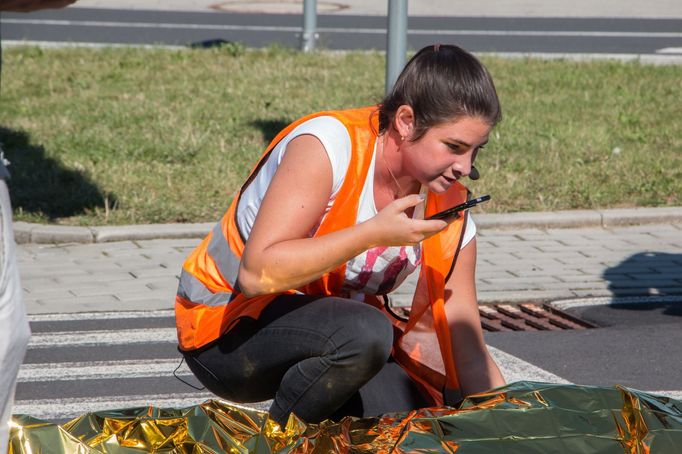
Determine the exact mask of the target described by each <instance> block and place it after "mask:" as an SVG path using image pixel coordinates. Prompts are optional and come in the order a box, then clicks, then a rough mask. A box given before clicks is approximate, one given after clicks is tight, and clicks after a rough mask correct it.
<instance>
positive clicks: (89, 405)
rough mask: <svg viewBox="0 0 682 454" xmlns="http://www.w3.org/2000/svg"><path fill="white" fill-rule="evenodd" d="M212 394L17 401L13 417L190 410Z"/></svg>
mask: <svg viewBox="0 0 682 454" xmlns="http://www.w3.org/2000/svg"><path fill="white" fill-rule="evenodd" d="M214 398H215V396H214V395H213V394H211V393H207V392H203V393H182V394H174V395H168V394H153V395H133V396H101V397H78V398H66V399H36V400H18V401H15V402H14V406H13V407H12V414H15V415H30V416H33V417H34V418H38V419H48V420H53V419H67V418H74V417H76V416H79V415H82V414H85V413H89V412H93V411H102V410H112V409H118V408H134V407H146V406H149V405H154V406H158V407H163V408H183V407H190V406H192V405H197V404H200V403H203V402H205V401H206V400H208V399H214Z"/></svg>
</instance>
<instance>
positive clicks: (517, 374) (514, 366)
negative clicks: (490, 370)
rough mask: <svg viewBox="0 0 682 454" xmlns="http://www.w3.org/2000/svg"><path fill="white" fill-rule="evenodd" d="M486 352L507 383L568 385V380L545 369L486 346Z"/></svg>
mask: <svg viewBox="0 0 682 454" xmlns="http://www.w3.org/2000/svg"><path fill="white" fill-rule="evenodd" d="M488 351H489V352H490V356H492V357H493V359H494V360H495V362H496V363H497V365H498V366H499V368H500V372H502V376H503V377H504V379H505V380H506V381H507V383H513V382H515V381H526V380H528V381H541V382H545V383H563V384H569V383H571V382H569V381H568V380H565V379H563V378H561V377H559V376H558V375H555V374H553V373H551V372H549V371H546V370H545V369H542V368H540V367H538V366H536V365H534V364H531V363H529V362H527V361H524V360H522V359H521V358H517V357H516V356H514V355H510V354H509V353H506V352H503V351H502V350H499V349H497V348H495V347H491V346H490V345H488Z"/></svg>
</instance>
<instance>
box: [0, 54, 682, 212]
mask: <svg viewBox="0 0 682 454" xmlns="http://www.w3.org/2000/svg"><path fill="white" fill-rule="evenodd" d="M3 57H4V63H3V78H2V94H1V97H0V143H2V144H3V148H4V150H5V152H6V156H7V158H8V159H9V160H10V161H12V166H11V167H10V170H11V172H12V174H13V179H12V181H11V191H12V199H13V204H14V207H15V216H16V219H17V220H25V221H31V222H54V223H61V224H71V225H103V224H129V223H156V222H204V221H213V220H216V219H217V218H218V217H219V216H220V215H221V214H222V213H223V211H224V210H225V209H226V207H227V206H228V204H229V202H230V200H231V198H232V197H233V195H234V193H235V191H236V190H237V189H238V186H239V184H240V183H241V182H242V181H243V180H244V178H245V177H246V175H247V174H248V172H249V170H250V167H251V166H252V165H253V163H254V162H255V161H256V159H257V158H258V156H259V155H260V153H261V152H262V150H263V149H264V147H265V146H266V145H267V142H268V140H269V139H271V138H272V137H274V135H275V134H276V133H277V131H278V130H279V129H281V128H282V127H283V126H285V125H286V124H287V123H289V122H290V121H292V120H294V119H296V118H298V117H299V116H301V115H304V114H307V113H311V112H314V111H318V110H326V109H337V108H349V107H354V106H363V105H368V104H372V103H376V102H378V101H380V99H381V97H382V95H383V80H384V57H383V55H382V54H380V53H373V52H369V53H368V52H347V53H332V52H319V53H313V54H302V53H299V52H296V51H293V50H288V49H284V48H278V47H272V48H268V49H264V50H246V49H243V48H241V47H235V46H221V47H217V48H210V49H187V50H169V49H151V50H150V49H134V48H104V49H85V48H65V49H49V50H45V49H39V48H33V47H21V48H11V49H6V50H5V52H4V56H3ZM484 62H485V63H486V65H487V66H488V68H489V69H490V71H491V73H492V74H493V77H494V79H495V81H496V84H497V87H498V91H499V95H500V99H501V101H502V106H503V114H504V120H503V122H502V123H501V124H500V125H499V126H498V127H497V128H496V129H495V131H494V132H493V133H492V134H491V140H490V144H489V145H488V146H487V147H486V148H485V150H483V151H482V152H481V153H480V154H479V158H478V162H477V167H478V168H479V170H480V171H481V174H482V178H481V179H480V180H479V181H477V182H471V183H470V187H471V188H472V190H473V191H474V192H475V193H477V194H482V193H490V194H492V196H493V199H492V201H491V202H490V203H488V204H486V205H484V206H482V207H481V208H477V210H485V211H493V212H511V211H529V210H530V211H536V210H559V209H574V208H608V207H630V206H663V205H681V204H682V196H681V194H682V157H681V156H682V122H680V121H679V119H680V118H682V104H680V103H679V101H678V99H677V98H679V93H680V92H682V79H681V78H680V77H679V67H678V66H649V65H641V64H638V63H617V62H603V61H602V62H596V61H593V62H570V61H549V60H535V59H526V60H511V59H500V58H487V57H486V58H484ZM311 177H314V176H311Z"/></svg>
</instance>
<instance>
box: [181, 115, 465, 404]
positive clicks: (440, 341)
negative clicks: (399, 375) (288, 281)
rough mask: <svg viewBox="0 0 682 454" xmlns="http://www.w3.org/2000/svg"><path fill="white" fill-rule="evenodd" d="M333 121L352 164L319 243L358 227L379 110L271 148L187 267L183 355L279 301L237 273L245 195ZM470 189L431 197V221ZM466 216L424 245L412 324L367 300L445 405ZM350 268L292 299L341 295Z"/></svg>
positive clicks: (400, 358)
mask: <svg viewBox="0 0 682 454" xmlns="http://www.w3.org/2000/svg"><path fill="white" fill-rule="evenodd" d="M322 115H327V116H333V117H335V118H337V119H338V120H339V121H341V122H342V123H343V124H344V125H345V126H346V128H347V129H348V133H349V135H350V138H351V148H352V151H351V159H350V163H349V165H348V171H347V173H346V176H345V179H344V181H343V184H342V186H341V188H340V189H339V191H338V193H337V196H336V200H335V201H334V204H333V205H332V207H331V209H330V211H329V212H328V213H327V215H326V216H325V218H324V219H323V221H322V223H321V225H320V227H319V229H318V231H317V232H316V233H315V236H322V235H325V234H327V233H330V232H334V231H337V230H341V229H344V228H347V227H351V226H352V225H355V223H356V218H357V212H358V205H359V202H360V194H361V192H362V187H363V184H364V182H365V178H366V176H367V172H368V171H369V167H370V163H371V160H372V155H373V153H374V147H375V142H376V139H377V135H378V108H377V107H376V106H370V107H365V108H361V109H352V110H342V111H329V112H319V113H316V114H312V115H309V116H306V117H303V118H301V119H300V120H298V121H296V122H294V123H292V124H291V125H289V126H288V127H287V128H285V129H284V130H283V131H281V132H280V133H279V134H278V135H277V136H276V137H275V138H274V139H273V141H272V142H271V143H270V145H269V146H268V148H267V149H266V151H265V153H264V154H263V156H262V157H261V159H260V160H259V162H258V164H257V165H256V166H255V167H254V169H253V170H252V171H251V175H250V176H249V178H248V179H247V182H246V183H245V184H244V186H242V189H241V190H240V192H239V193H238V194H237V196H236V197H235V198H234V200H233V201H232V204H231V205H230V207H229V209H228V210H227V212H226V213H225V215H224V216H223V218H222V219H221V220H220V222H218V223H217V224H216V226H215V227H214V228H213V230H212V231H211V232H210V233H209V234H208V235H207V236H206V238H204V240H203V241H202V242H201V244H199V246H197V248H196V249H195V250H194V251H193V252H192V253H191V254H190V256H189V257H188V258H187V260H186V261H185V263H184V265H183V267H182V272H181V275H180V284H179V287H178V293H177V296H176V298H175V315H176V323H177V330H178V341H179V344H180V348H181V349H182V350H184V351H189V350H194V349H198V348H200V347H203V346H205V345H207V344H209V343H211V342H213V341H215V340H216V339H218V338H219V337H220V336H221V335H223V334H224V333H226V332H227V331H229V329H230V328H231V327H232V326H234V325H235V323H236V322H237V321H238V320H239V319H240V318H242V317H251V318H258V316H259V315H260V313H261V312H262V311H263V309H264V308H265V307H266V306H267V305H268V304H269V303H270V302H272V300H273V299H274V298H276V297H277V296H278V294H273V295H263V296H257V297H253V298H247V297H246V296H244V295H243V294H241V293H240V292H239V290H238V288H237V285H236V282H237V273H238V271H239V263H240V260H241V257H242V254H243V252H244V239H243V238H242V237H241V234H240V232H239V229H238V227H237V223H236V214H237V213H236V210H237V205H238V203H239V196H240V194H241V191H243V190H244V188H245V187H246V186H247V185H248V184H249V183H250V181H251V180H252V178H253V177H254V176H255V175H256V174H257V172H258V170H259V169H260V167H261V165H262V164H263V163H265V161H266V160H267V158H268V157H269V156H270V153H271V151H272V150H273V149H274V147H275V146H276V145H277V144H278V143H279V142H280V141H281V140H282V139H283V138H284V137H285V136H286V135H287V134H289V133H290V132H291V131H292V130H293V129H294V128H295V127H296V126H298V125H299V124H301V123H303V122H305V121H307V120H310V119H311V118H315V117H318V116H322ZM467 197H468V191H467V189H466V188H465V187H464V186H463V185H462V184H460V183H455V184H453V185H452V186H451V187H450V189H449V190H448V191H446V192H445V193H443V194H434V193H429V194H428V195H427V199H426V207H425V215H426V216H429V215H431V214H433V213H437V212H438V211H441V210H443V209H446V208H448V207H451V206H453V205H456V204H459V203H462V202H464V201H466V199H467ZM465 220H466V215H465V216H462V217H460V218H459V219H458V220H456V221H454V222H452V223H451V224H450V225H449V226H448V227H447V228H446V229H445V230H443V231H442V232H440V233H439V234H437V235H434V236H432V237H431V238H429V239H427V240H425V241H424V242H423V243H422V266H421V271H420V275H419V282H418V285H417V289H416V292H415V295H414V298H413V302H412V307H411V311H410V318H409V320H408V321H402V320H398V319H397V318H395V317H393V316H392V315H391V314H390V312H389V311H387V310H386V309H385V308H384V305H383V304H382V303H381V302H380V300H379V298H378V297H376V296H372V295H367V297H366V302H368V303H369V304H372V305H374V306H376V307H378V308H380V309H382V310H383V311H384V312H385V313H386V314H387V315H388V316H389V317H390V318H391V320H392V322H393V325H394V328H395V342H394V348H393V356H394V358H395V360H396V361H397V362H398V363H399V364H400V365H401V366H402V367H403V368H405V369H406V371H407V372H408V374H409V375H410V376H411V377H412V378H413V379H414V380H415V381H417V383H419V384H421V385H422V387H423V388H424V390H425V391H426V392H427V393H428V394H429V395H430V396H431V397H432V399H433V401H434V404H436V405H442V404H443V395H442V393H443V391H444V389H446V388H449V389H453V390H457V389H459V384H458V381H457V374H456V372H455V365H454V359H453V354H452V341H451V336H450V329H449V326H448V322H447V318H446V316H445V308H444V303H445V297H444V294H445V282H446V280H447V278H448V277H449V274H450V273H451V272H452V270H453V268H454V265H455V261H456V259H457V254H458V252H459V249H460V245H461V241H462V236H463V228H464V225H465ZM345 272H346V265H345V264H342V265H341V266H339V267H338V268H336V269H335V270H333V271H331V272H329V273H327V274H325V275H323V276H322V277H320V278H319V279H317V280H315V281H313V282H311V283H310V284H307V285H306V286H304V287H302V288H299V289H295V290H293V289H292V290H291V291H289V292H288V293H294V292H301V293H304V294H306V295H320V296H333V295H339V294H340V290H341V287H342V284H343V282H344V279H345Z"/></svg>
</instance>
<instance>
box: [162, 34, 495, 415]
mask: <svg viewBox="0 0 682 454" xmlns="http://www.w3.org/2000/svg"><path fill="white" fill-rule="evenodd" d="M499 119H500V106H499V101H498V98H497V94H496V92H495V88H494V85H493V82H492V79H491V77H490V75H489V73H488V72H487V70H486V69H485V67H484V66H483V65H482V64H481V63H480V62H479V61H478V60H477V59H476V58H475V57H473V56H472V55H471V54H469V53H467V52H466V51H464V50H462V49H460V48H459V47H456V46H452V45H435V46H429V47H427V48H424V49H422V50H421V51H419V52H418V53H417V54H416V55H415V56H414V57H413V58H412V59H411V60H410V61H409V62H408V64H407V65H406V67H405V69H404V70H403V72H402V74H401V75H400V77H399V78H398V80H397V82H396V84H395V87H394V88H393V90H392V92H391V93H390V94H389V95H388V96H387V97H386V98H385V99H384V100H383V102H382V103H381V104H380V105H378V106H370V107H365V108H358V109H350V110H340V111H328V112H320V113H315V114H312V115H309V116H306V117H304V118H301V119H299V120H297V121H295V122H294V123H292V124H291V125H289V126H288V127H287V128H285V129H284V130H283V131H282V132H280V133H279V135H278V136H277V137H275V139H274V140H273V141H272V143H271V144H270V146H269V147H268V148H267V150H266V151H265V153H264V154H263V156H262V157H261V159H260V161H259V162H258V163H257V165H256V166H255V167H254V169H253V171H252V172H251V175H250V176H249V177H248V179H247V180H246V182H245V183H244V185H243V186H242V188H241V190H240V191H239V193H238V195H237V196H236V197H235V199H234V201H233V202H232V205H231V206H230V208H229V209H228V211H227V212H226V214H225V215H224V216H223V218H222V219H221V220H220V221H219V222H218V223H217V225H216V226H215V228H214V229H213V230H212V231H211V233H209V235H208V236H207V237H206V238H205V239H204V241H203V242H202V243H201V244H200V245H199V246H198V247H197V248H196V249H195V250H194V251H193V252H192V254H191V255H190V256H189V257H188V259H187V260H186V262H185V263H184V265H183V269H182V273H181V278H180V285H179V289H178V294H177V298H176V304H175V308H176V319H177V328H178V338H179V343H180V349H181V350H182V352H183V354H184V356H185V358H186V360H187V363H188V365H189V367H190V369H191V370H192V372H193V373H194V374H195V375H196V376H197V378H198V379H199V380H200V381H201V382H202V383H203V384H204V385H205V386H206V387H207V388H208V389H209V390H210V391H212V392H214V393H215V394H217V395H218V396H220V397H223V398H225V399H228V400H231V401H235V402H256V401H264V400H268V399H272V400H273V403H272V406H271V408H270V410H269V413H270V416H271V417H272V418H273V419H274V420H275V421H277V422H278V423H280V424H285V423H286V421H287V418H288V416H289V414H290V413H294V414H296V415H297V416H298V417H299V418H301V419H302V420H304V421H305V422H311V423H316V422H320V421H322V420H324V419H327V418H339V417H342V416H346V415H352V416H374V415H379V414H384V413H387V412H397V411H408V410H412V409H417V408H421V407H426V406H433V405H442V404H444V403H453V399H455V398H456V397H453V396H464V395H468V394H471V393H474V392H478V391H483V390H487V389H489V388H492V387H496V386H500V385H503V384H504V380H503V378H502V376H501V374H500V372H499V369H498V367H497V366H496V365H495V363H494V361H493V360H492V359H491V357H490V355H489V353H488V351H487V349H486V346H485V343H484V341H483V335H482V332H481V325H480V320H479V315H478V307H477V300H476V290H475V284H474V271H475V265H476V237H475V233H476V227H475V224H474V222H473V220H472V219H471V217H470V216H469V215H468V214H464V215H462V216H460V217H457V218H452V219H448V220H446V221H443V220H425V217H428V216H429V215H431V214H433V213H436V212H438V211H441V210H443V209H445V208H448V207H450V206H452V205H455V204H457V203H461V202H463V201H465V200H466V199H467V196H468V191H467V189H466V188H465V187H464V186H463V184H462V183H461V182H460V180H461V179H462V178H464V177H466V176H468V175H470V173H471V172H472V164H473V162H474V159H475V158H476V154H477V153H478V152H479V151H480V150H481V148H482V147H483V146H484V145H485V143H486V142H487V140H488V135H489V133H490V131H491V129H492V128H493V126H494V125H495V124H496V123H497V122H498V121H499ZM416 270H419V273H420V274H419V280H418V285H417V288H416V291H415V294H414V297H413V301H412V306H411V308H410V316H409V318H402V317H400V316H399V315H398V314H395V313H394V311H392V310H391V308H390V306H389V305H388V304H387V301H388V300H387V297H386V295H387V294H389V293H390V292H391V291H393V290H394V289H396V288H397V287H398V286H399V285H400V284H401V283H402V282H403V281H404V279H405V278H406V277H407V276H408V275H409V274H410V273H412V272H415V271H416Z"/></svg>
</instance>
